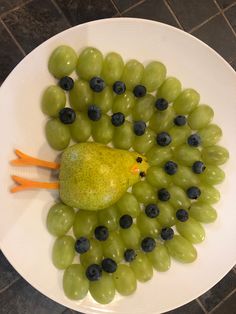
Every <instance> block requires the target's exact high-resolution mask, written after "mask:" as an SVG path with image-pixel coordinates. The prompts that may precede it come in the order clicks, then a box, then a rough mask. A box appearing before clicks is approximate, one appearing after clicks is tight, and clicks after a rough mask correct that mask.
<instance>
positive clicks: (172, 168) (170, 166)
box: [164, 160, 178, 176]
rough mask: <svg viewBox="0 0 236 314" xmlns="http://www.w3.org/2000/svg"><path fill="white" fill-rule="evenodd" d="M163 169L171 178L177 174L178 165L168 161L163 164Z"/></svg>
mask: <svg viewBox="0 0 236 314" xmlns="http://www.w3.org/2000/svg"><path fill="white" fill-rule="evenodd" d="M164 169H165V172H166V173H167V174H169V175H170V176H172V175H173V174H175V173H176V172H177V170H178V165H177V163H175V162H174V161H172V160H170V161H167V162H166V163H165V166H164Z"/></svg>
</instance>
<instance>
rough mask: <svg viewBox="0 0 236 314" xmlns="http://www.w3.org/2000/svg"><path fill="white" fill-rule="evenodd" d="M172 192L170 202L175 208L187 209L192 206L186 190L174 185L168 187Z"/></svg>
mask: <svg viewBox="0 0 236 314" xmlns="http://www.w3.org/2000/svg"><path fill="white" fill-rule="evenodd" d="M168 191H169V193H170V201H169V202H170V203H171V205H172V206H173V207H174V208H177V209H178V208H184V209H187V208H189V206H190V200H189V199H188V197H187V195H186V193H185V191H184V190H182V189H181V188H180V187H178V186H176V185H173V186H170V187H169V188H168Z"/></svg>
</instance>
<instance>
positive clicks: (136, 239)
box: [120, 224, 141, 249]
mask: <svg viewBox="0 0 236 314" xmlns="http://www.w3.org/2000/svg"><path fill="white" fill-rule="evenodd" d="M120 235H121V238H122V240H123V242H124V244H125V247H126V248H133V249H138V248H139V246H140V238H141V234H140V231H139V229H138V227H137V226H136V225H135V224H133V225H132V226H131V227H130V228H128V229H120Z"/></svg>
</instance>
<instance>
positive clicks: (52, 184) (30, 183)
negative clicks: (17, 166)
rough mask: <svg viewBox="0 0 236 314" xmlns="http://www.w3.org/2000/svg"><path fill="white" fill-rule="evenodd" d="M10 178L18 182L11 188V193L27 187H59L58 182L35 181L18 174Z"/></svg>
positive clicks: (53, 188) (55, 188) (54, 188)
mask: <svg viewBox="0 0 236 314" xmlns="http://www.w3.org/2000/svg"><path fill="white" fill-rule="evenodd" d="M12 179H13V180H14V181H15V182H16V183H18V184H19V185H16V186H14V187H13V188H11V192H12V193H15V192H19V191H23V190H28V189H52V190H57V189H59V182H36V181H31V180H28V179H24V178H21V177H18V176H12Z"/></svg>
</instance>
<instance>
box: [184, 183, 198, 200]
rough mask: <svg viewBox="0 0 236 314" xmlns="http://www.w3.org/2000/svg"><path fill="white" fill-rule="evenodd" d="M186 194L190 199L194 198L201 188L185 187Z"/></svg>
mask: <svg viewBox="0 0 236 314" xmlns="http://www.w3.org/2000/svg"><path fill="white" fill-rule="evenodd" d="M187 195H188V197H189V198H190V199H192V200H196V199H197V198H199V196H200V195H201V190H200V189H199V188H198V187H197V186H191V187H190V188H188V189H187Z"/></svg>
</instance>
